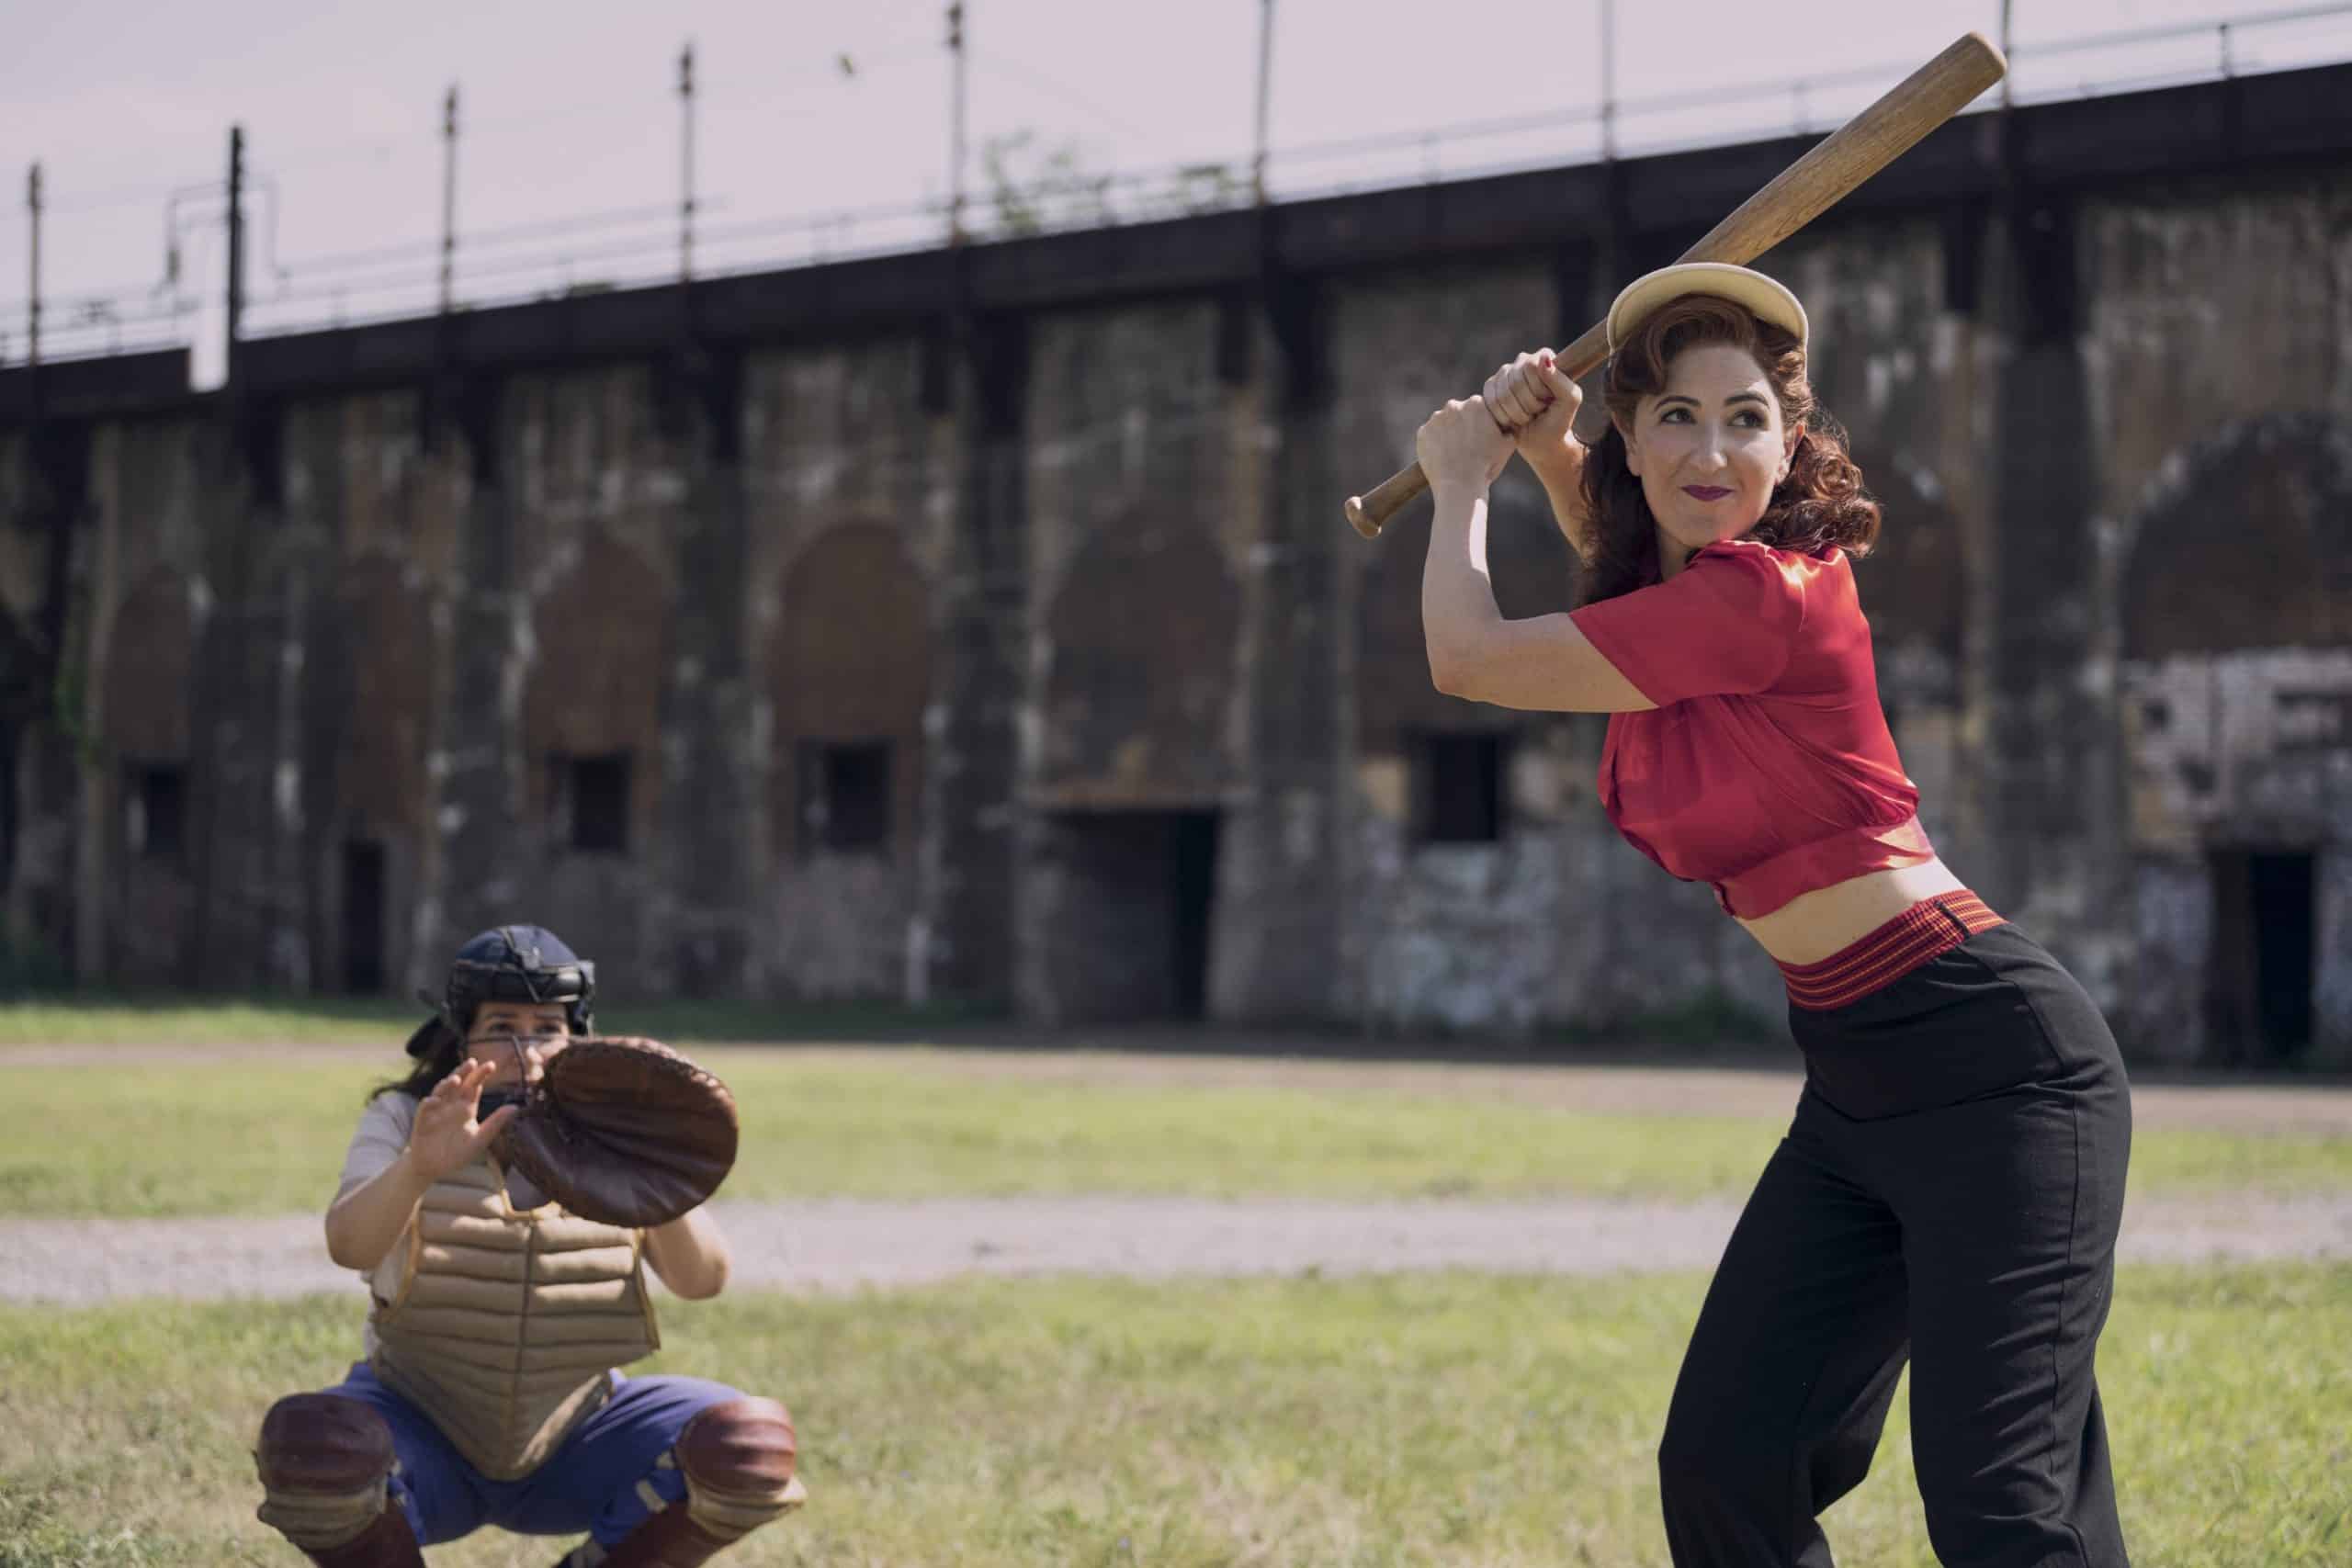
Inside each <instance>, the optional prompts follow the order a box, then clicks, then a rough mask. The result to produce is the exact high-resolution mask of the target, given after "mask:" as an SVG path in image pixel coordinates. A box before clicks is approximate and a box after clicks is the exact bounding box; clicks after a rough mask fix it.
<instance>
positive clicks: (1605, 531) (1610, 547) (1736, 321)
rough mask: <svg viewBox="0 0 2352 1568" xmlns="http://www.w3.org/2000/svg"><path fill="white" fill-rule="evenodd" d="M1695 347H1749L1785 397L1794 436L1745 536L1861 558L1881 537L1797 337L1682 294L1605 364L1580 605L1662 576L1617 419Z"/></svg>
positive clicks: (1721, 303)
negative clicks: (1604, 427) (1781, 474)
mask: <svg viewBox="0 0 2352 1568" xmlns="http://www.w3.org/2000/svg"><path fill="white" fill-rule="evenodd" d="M1699 344H1731V345H1733V346H1734V347H1736V348H1740V349H1744V350H1745V351H1747V354H1748V355H1749V356H1750V357H1752V358H1753V359H1754V360H1755V361H1756V363H1757V365H1758V367H1761V368H1762V370H1763V372H1764V378H1765V379H1766V380H1767V381H1769V382H1770V383H1771V387H1772V392H1773V395H1774V396H1775V397H1776V398H1778V399H1779V400H1780V404H1781V423H1782V424H1784V425H1785V426H1786V427H1787V428H1788V429H1791V430H1794V431H1798V432H1799V433H1800V434H1798V436H1797V445H1796V450H1795V452H1794V453H1793V454H1792V456H1791V458H1790V462H1789V477H1788V478H1787V479H1782V480H1781V483H1780V485H1779V486H1778V487H1777V488H1775V489H1774V490H1773V491H1772V499H1771V501H1770V503H1769V504H1768V505H1767V506H1766V507H1765V508H1764V515H1763V516H1762V517H1761V518H1760V519H1758V522H1757V524H1756V526H1755V527H1753V528H1750V529H1749V530H1748V531H1747V533H1746V534H1743V535H1741V537H1742V538H1747V539H1760V540H1762V541H1763V542H1764V543H1765V544H1768V545H1770V546H1773V547H1775V548H1778V549H1784V550H1802V551H1805V552H1807V553H1811V552H1814V551H1817V550H1820V549H1822V548H1823V547H1826V546H1829V545H1835V546H1837V547H1838V548H1839V549H1842V550H1844V551H1845V552H1846V553H1847V554H1848V555H1851V556H1865V555H1868V554H1869V553H1870V549H1871V545H1872V544H1873V543H1875V542H1876V540H1877V538H1878V523H1879V515H1878V502H1875V501H1872V500H1871V498H1870V496H1869V495H1868V494H1867V493H1866V492H1865V491H1863V489H1862V471H1861V469H1860V468H1856V467H1855V466H1854V460H1853V458H1852V457H1849V456H1848V454H1847V450H1846V432H1845V431H1844V429H1843V428H1841V427H1840V426H1839V425H1838V422H1837V421H1836V420H1834V419H1832V418H1830V417H1829V414H1828V412H1827V411H1826V410H1825V409H1823V408H1822V407H1821V405H1820V404H1819V403H1817V402H1816V401H1815V400H1814V396H1813V384H1812V383H1811V382H1810V381H1808V380H1807V379H1806V378H1805V367H1804V348H1803V347H1802V346H1801V345H1800V344H1798V342H1797V340H1796V338H1795V336H1794V335H1793V334H1792V333H1788V332H1786V331H1784V330H1783V329H1781V328H1780V327H1776V326H1773V325H1771V324H1770V323H1769V322H1765V321H1758V320H1757V319H1756V317H1755V316H1754V315H1753V314H1752V313H1751V312H1750V311H1749V310H1747V308H1746V307H1744V306H1741V305H1736V304H1734V303H1733V302H1732V301H1730V300H1728V299H1717V298H1716V297H1714V296H1713V295H1708V294H1686V295H1684V296H1682V297H1681V298H1680V299H1673V300H1669V301H1668V303H1666V304H1665V305H1663V306H1661V307H1659V309H1658V310H1657V311H1655V312H1654V313H1653V314H1652V315H1651V316H1650V317H1649V319H1648V320H1646V321H1644V322H1643V323H1642V324H1641V326H1640V328H1639V329H1638V330H1636V331H1635V333H1634V335H1633V336H1632V337H1631V338H1630V339H1628V340H1627V341H1626V342H1625V343H1624V344H1623V345H1622V346H1620V347H1619V348H1618V350H1617V352H1616V354H1615V355H1613V356H1612V357H1611V359H1610V361H1609V369H1608V375H1607V379H1606V381H1605V382H1604V384H1603V386H1604V389H1603V391H1602V394H1601V397H1602V401H1603V403H1604V404H1605V405H1606V406H1607V408H1608V410H1609V412H1610V413H1611V415H1613V416H1614V418H1612V419H1611V421H1610V425H1609V431H1608V434H1605V435H1603V436H1602V437H1601V438H1600V442H1599V443H1598V444H1597V445H1595V446H1594V447H1593V448H1592V451H1591V453H1590V455H1589V456H1588V457H1586V459H1585V464H1584V504H1585V512H1586V514H1587V515H1588V516H1589V518H1591V520H1592V527H1591V530H1590V532H1589V534H1588V535H1587V536H1586V548H1585V550H1584V552H1583V555H1584V585H1583V591H1582V592H1580V593H1579V594H1578V595H1577V603H1578V604H1596V603H1598V602H1599V601H1600V600H1603V599H1614V598H1615V597H1617V596H1618V595H1619V594H1621V593H1630V592H1633V591H1634V589H1636V588H1642V587H1646V586H1647V585H1648V584H1650V583H1653V582H1656V581H1658V577H1659V570H1658V558H1657V518H1656V517H1655V516H1654V515H1652V513H1651V512H1650V504H1649V502H1648V501H1647V500H1646V499H1645V498H1644V497H1643V495H1642V480H1641V476H1640V475H1638V474H1636V473H1634V471H1633V469H1631V468H1627V467H1626V465H1625V438H1624V437H1623V435H1621V434H1618V431H1617V421H1618V420H1623V421H1624V422H1625V423H1627V424H1631V423H1634V411H1635V410H1636V409H1637V408H1639V407H1640V405H1641V400H1642V399H1644V398H1645V397H1650V396H1654V395H1656V394H1657V393H1659V392H1662V391H1664V390H1665V389H1666V384H1667V367H1668V366H1669V365H1671V364H1672V363H1673V361H1674V357H1675V355H1679V354H1680V353H1681V352H1682V351H1683V350H1684V349H1686V348H1693V347H1696V346H1698V345H1699Z"/></svg>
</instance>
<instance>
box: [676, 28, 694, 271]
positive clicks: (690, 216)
mask: <svg viewBox="0 0 2352 1568" xmlns="http://www.w3.org/2000/svg"><path fill="white" fill-rule="evenodd" d="M678 112H679V114H680V116H681V118H682V119H683V121H684V141H683V144H682V145H683V149H684V152H683V160H682V162H683V175H682V177H681V189H682V190H683V191H684V197H682V199H681V200H680V201H679V203H678V281H679V282H681V283H686V282H691V281H692V280H693V278H694V276H695V44H694V39H687V40H686V47H685V48H684V50H683V51H680V52H679V55H678Z"/></svg>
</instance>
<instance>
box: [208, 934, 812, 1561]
mask: <svg viewBox="0 0 2352 1568" xmlns="http://www.w3.org/2000/svg"><path fill="white" fill-rule="evenodd" d="M594 993H595V978H594V967H593V966H592V965H590V964H586V963H583V962H582V961H581V960H580V959H579V958H578V957H577V956H575V955H574V954H573V953H572V952H571V949H570V948H569V947H567V946H565V945H564V944H563V942H560V941H559V940H558V939H557V938H556V937H555V936H554V935H553V934H552V933H550V932H548V931H543V930H541V929H540V928H538V927H537V926H501V927H499V928H497V929H496V930H494V931H484V932H482V933H481V935H480V936H477V937H475V938H474V939H473V940H472V941H470V942H467V943H466V945H465V946H464V947H462V948H460V949H459V950H458V955H457V958H456V961H455V962H454V963H453V964H451V966H450V971H449V980H448V986H447V990H446V993H445V995H444V997H443V998H442V1002H441V1006H440V1010H439V1014H438V1016H437V1017H435V1018H434V1019H432V1020H430V1021H427V1022H426V1023H425V1024H424V1027H422V1028H420V1029H419V1030H418V1031H417V1032H416V1033H415V1035H414V1037H413V1038H412V1039H411V1040H410V1042H409V1046H408V1049H409V1054H410V1055H412V1056H413V1057H415V1058H416V1059H417V1063H416V1066H415V1068H414V1070H413V1072H411V1073H410V1075H409V1076H408V1077H407V1078H406V1079H405V1080H403V1081H402V1082H401V1083H399V1084H396V1085H392V1086H389V1087H387V1088H386V1089H384V1090H383V1091H381V1092H379V1093H378V1094H376V1095H375V1096H373V1097H372V1098H371V1099H370V1100H368V1107H367V1110H366V1111H364V1112H363V1113H362V1115H361V1117H360V1121H359V1126H358V1130H357V1131H356V1133H355V1134H354V1135H353V1138H352V1142H351V1151H350V1154H349V1156H347V1158H346V1159H345V1164H344V1170H343V1180H342V1184H341V1187H340V1189H339V1190H337V1192H336V1195H335V1199H334V1203H333V1205H332V1206H331V1207H330V1208H329V1209H328V1211H327V1216H326V1237H327V1251H328V1253H329V1255H330V1256H332V1257H333V1258H334V1260H335V1261H336V1262H338V1263H341V1264H343V1265H345V1266H346V1267H348V1268H351V1269H357V1270H359V1271H360V1272H361V1273H362V1274H363V1275H365V1276H366V1277H367V1278H368V1283H369V1287H370V1293H371V1296H372V1300H373V1307H372V1310H371V1311H370V1313H369V1314H368V1333H367V1348H368V1355H367V1358H366V1359H364V1360H362V1361H360V1362H358V1363H357V1364H356V1365H355V1366H353V1367H352V1369H351V1371H350V1373H349V1375H347V1376H346V1377H345V1379H344V1381H343V1382H341V1383H340V1384H338V1385H337V1386H335V1387H334V1388H330V1389H327V1390H325V1391H323V1392H321V1393H298V1394H293V1395H289V1396H288V1397H287V1398H285V1399H281V1400H279V1401H278V1402H277V1404H274V1405H272V1406H271V1407H270V1409H269V1413H268V1415H267V1416H266V1417H265V1418H264V1419H263V1422H262V1427H261V1436H260V1440H259V1442H258V1443H257V1444H256V1445H255V1448H254V1461H255V1462H256V1464H257V1466H258V1468H259V1470H260V1473H261V1483H262V1491H263V1494H264V1495H263V1501H262V1506H261V1509H260V1517H262V1519H263V1520H264V1521H265V1522H266V1523H268V1524H270V1525H272V1526H274V1527H275V1528H276V1529H278V1530H279V1531H280V1532H281V1533H283V1534H284V1535H285V1536H286V1537H287V1539H288V1540H291V1541H292V1542H293V1543H294V1544H295V1545H296V1546H298V1547H300V1548H301V1549H302V1551H303V1552H304V1553H305V1554H306V1555H308V1556H309V1557H310V1559H311V1561H312V1562H317V1563H321V1564H324V1565H326V1568H418V1565H419V1564H421V1563H422V1562H424V1557H423V1555H422V1553H421V1552H420V1551H419V1548H420V1547H421V1546H429V1545H432V1544H434V1543H435V1542H437V1541H445V1540H456V1539H457V1538H458V1537H459V1536H463V1535H468V1534H470V1533H471V1532H472V1531H474V1530H475V1529H479V1528H481V1526H483V1525H495V1526H499V1527H502V1528H503V1529H509V1530H512V1531H515V1533H517V1534H523V1535H578V1534H585V1535H586V1536H587V1537H588V1540H586V1542H585V1543H583V1544H582V1545H581V1546H579V1547H578V1548H576V1549H575V1550H573V1551H571V1552H570V1553H569V1554H568V1555H566V1556H565V1557H564V1558H563V1560H562V1562H561V1564H560V1568H599V1565H601V1568H692V1565H694V1564H696V1563H701V1562H707V1560H708V1559H709V1558H710V1557H712V1556H713V1555H714V1554H716V1553H717V1552H718V1551H720V1550H721V1549H722V1548H724V1547H725V1546H727V1545H728V1544H729V1543H730V1542H732V1541H735V1540H740V1539H741V1537H742V1536H743V1535H744V1534H746V1533H747V1532H749V1531H750V1530H752V1529H755V1528H757V1527H758V1526H760V1525H762V1524H764V1523H766V1522H768V1521H769V1520H771V1519H774V1518H775V1517H778V1516H779V1515H781V1514H783V1513H785V1512H786V1511H787V1510H789V1509H791V1508H792V1507H794V1506H797V1504H798V1503H799V1502H800V1500H801V1498H802V1496H803V1495H804V1494H803V1492H802V1490H801V1487H800V1483H799V1482H798V1480H797V1478H796V1477H795V1475H794V1470H795V1465H796V1457H797V1447H796V1443H795V1439H794V1436H793V1430H792V1420H791V1416H789V1414H788V1413H787V1412H786V1410H785V1407H784V1406H783V1405H782V1404H778V1403H776V1402H775V1400H773V1399H762V1398H753V1397H750V1396H747V1395H745V1394H743V1393H740V1392H739V1391H737V1390H735V1389H733V1388H729V1387H728V1386H727V1385H725V1384H723V1383H717V1382H705V1381H704V1380H702V1379H699V1378H684V1377H635V1378H625V1377H623V1376H622V1375H621V1374H620V1372H619V1371H617V1370H616V1369H617V1368H618V1367H620V1366H622V1365H624V1364H626V1363H628V1362H629V1361H632V1360H635V1359H637V1358H638V1357H639V1356H642V1355H645V1354H647V1353H648V1352H649V1351H651V1350H653V1349H655V1348H658V1347H659V1345H660V1343H661V1341H660V1338H659V1337H658V1336H657V1335H656V1334H655V1332H654V1326H653V1308H652V1301H651V1298H650V1294H649V1292H648V1291H647V1289H646V1284H645V1280H644V1274H643V1269H644V1267H645V1266H647V1265H650V1267H651V1268H652V1269H653V1271H654V1273H656V1274H657V1275H659V1276H660V1277H661V1278H662V1280H663V1282H665V1283H666V1284H668V1285H669V1286H670V1288H671V1289H672V1290H673V1291H675V1292H677V1293H678V1294H680V1295H682V1296H709V1295H715V1294H717V1293H718V1291H719V1289H720V1288H721V1287H722V1286H723V1285H724V1284H725V1283H726V1280H727V1273H728V1259H729V1254H728V1248H727V1242H726V1238H725V1236H724V1235H721V1234H720V1232H719V1230H718V1226H717V1224H715V1223H714V1222H713V1221H712V1220H711V1218H710V1216H709V1215H708V1214H707V1213H705V1212H703V1211H702V1210H701V1209H698V1208H697V1209H692V1210H689V1211H687V1212H686V1213H684V1214H681V1215H679V1216H678V1218H676V1219H674V1220H673V1221H671V1222H669V1223H668V1224H662V1225H658V1226H655V1227H652V1228H650V1229H646V1230H632V1229H625V1228H622V1227H619V1226H615V1225H608V1224H600V1223H597V1222H594V1221H591V1220H588V1219H585V1218H582V1217H581V1216H579V1215H576V1214H571V1213H567V1212H566V1211H564V1210H563V1209H562V1208H561V1207H560V1205H558V1204H555V1203H553V1202H551V1201H548V1199H547V1198H546V1196H545V1195H544V1194H543V1193H539V1192H537V1191H535V1190H531V1189H530V1188H529V1187H528V1184H527V1183H526V1181H525V1179H523V1178H522V1177H521V1175H520V1174H519V1173H517V1172H514V1171H508V1170H504V1169H502V1168H500V1167H499V1165H498V1163H497V1160H496V1158H495V1156H493V1155H492V1152H491V1145H492V1140H493V1139H495V1138H496V1137H497V1135H498V1134H499V1133H500V1132H501V1131H502V1130H503V1128H504V1127H505V1125H506V1124H507V1122H510V1121H512V1120H514V1118H515V1116H516V1114H517V1113H518V1111H517V1108H516V1106H515V1104H514V1103H512V1102H513V1101H514V1100H517V1099H519V1097H520V1093H521V1090H522V1089H523V1087H524V1085H525V1083H526V1081H527V1080H529V1079H531V1078H534V1077H537V1074H538V1072H539V1070H540V1066H541V1065H542V1064H543V1063H544V1062H546V1061H548V1060H549V1059H551V1058H552V1057H553V1056H554V1055H556V1054H557V1053H558V1052H560V1051H561V1050H562V1049H563V1048H564V1046H565V1043H566V1042H567V1041H568V1040H569V1039H571V1037H572V1036H574V1035H580V1034H585V1033H587V1032H588V1028H589V1018H590V1013H589V1006H590V1003H591V1001H592V1000H593V998H594Z"/></svg>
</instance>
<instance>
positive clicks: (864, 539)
mask: <svg viewBox="0 0 2352 1568" xmlns="http://www.w3.org/2000/svg"><path fill="white" fill-rule="evenodd" d="M931 661H932V648H931V610H930V603H929V593H928V590H927V588H926V586H925V584H924V582H923V579H922V573H921V572H920V571H919V570H917V569H916V567H915V565H914V563H913V561H912V560H911V559H910V558H909V557H908V555H907V551H906V547H905V544H904V542H903V541H902V540H901V539H900V537H899V532H898V530H897V529H895V528H892V527H890V526H888V525H882V524H875V523H852V524H843V525H840V526H837V527H834V528H831V529H830V530H828V531H827V532H826V533H824V534H823V535H821V536H820V537H819V538H818V539H817V540H816V542H815V543H814V544H812V545H810V546H809V547H808V548H807V549H805V550H803V551H802V552H801V553H800V554H799V555H798V557H797V558H795V559H794V560H793V561H792V563H791V564H790V565H789V566H788V567H787V568H786V570H785V574H784V581H783V586H782V594H781V611H780V615H779V618H778V621H777V625H776V628H775V637H774V638H773V639H772V640H771V641H770V643H769V648H768V689H769V692H770V693H771V694H772V698H773V702H774V706H775V742H774V744H775V750H774V752H773V763H774V765H773V767H772V769H771V772H770V777H771V779H772V781H773V784H772V790H773V794H772V809H773V811H774V813H775V815H774V818H773V822H774V828H775V844H776V846H777V848H778V850H779V851H780V852H785V853H807V852H814V851H818V850H840V851H865V852H888V853H890V854H892V855H901V854H905V853H909V852H911V851H912V849H913V847H914V844H915V842H916V832H915V828H916V823H917V817H918V812H919V809H920V807H921V804H922V715H923V707H924V705H925V704H926V703H928V702H929V700H930V694H931Z"/></svg>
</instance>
